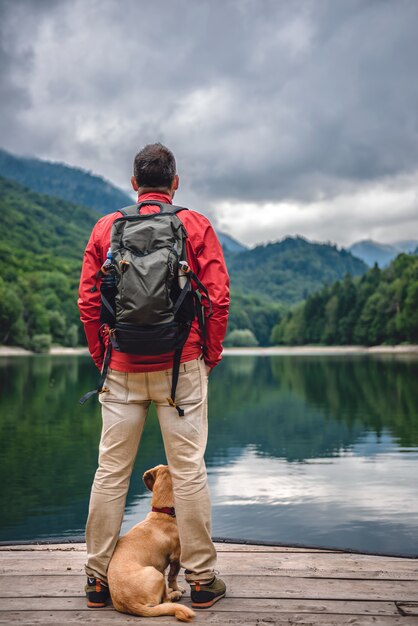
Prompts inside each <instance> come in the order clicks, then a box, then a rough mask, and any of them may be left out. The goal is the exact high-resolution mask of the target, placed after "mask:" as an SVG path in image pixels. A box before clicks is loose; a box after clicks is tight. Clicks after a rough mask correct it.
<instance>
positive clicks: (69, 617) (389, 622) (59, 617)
mask: <svg viewBox="0 0 418 626" xmlns="http://www.w3.org/2000/svg"><path fill="white" fill-rule="evenodd" d="M86 621H88V623H89V624H92V625H94V624H100V626H113V625H114V624H139V623H140V624H141V626H142V625H144V626H173V624H175V623H176V621H175V619H174V618H173V617H171V618H167V619H166V618H163V617H159V618H158V620H156V619H155V618H149V619H147V618H143V617H141V618H138V617H134V616H130V615H123V614H121V613H116V611H113V610H108V609H102V610H100V611H91V613H90V614H89V615H88V620H86V614H85V613H84V612H80V611H57V612H52V611H28V612H25V611H7V612H5V613H3V614H1V617H0V624H19V625H25V626H26V625H29V624H31V625H33V624H39V625H42V626H44V625H45V626H46V625H48V626H52V625H56V626H62V625H63V624H65V625H67V624H80V623H86ZM192 623H193V624H202V625H203V624H213V625H217V624H219V625H222V626H243V625H246V624H250V625H251V626H254V625H255V624H256V625H257V626H271V625H272V624H274V625H275V626H290V625H294V626H297V625H298V624H303V625H304V626H339V625H340V624H350V626H417V623H418V622H417V620H416V618H415V617H410V618H408V617H394V616H383V615H382V616H380V617H378V618H376V617H373V616H359V617H353V616H351V615H318V614H314V615H309V614H305V615H299V614H297V613H287V614H281V615H280V614H277V613H265V614H263V616H262V617H260V615H259V613H243V614H237V613H229V614H228V613H221V612H215V611H201V612H200V613H197V615H196V618H195V619H194V620H193V622H192Z"/></svg>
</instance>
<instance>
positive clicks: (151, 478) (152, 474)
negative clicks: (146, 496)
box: [142, 467, 158, 491]
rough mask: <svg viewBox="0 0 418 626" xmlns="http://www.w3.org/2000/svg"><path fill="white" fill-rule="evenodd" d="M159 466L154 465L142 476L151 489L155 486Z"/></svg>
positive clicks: (147, 486) (146, 485)
mask: <svg viewBox="0 0 418 626" xmlns="http://www.w3.org/2000/svg"><path fill="white" fill-rule="evenodd" d="M157 472H158V467H153V468H152V469H149V470H147V471H146V472H145V474H144V475H143V477H142V480H143V481H144V483H145V487H146V488H147V489H149V490H150V491H152V490H153V488H154V483H155V479H156V477H157Z"/></svg>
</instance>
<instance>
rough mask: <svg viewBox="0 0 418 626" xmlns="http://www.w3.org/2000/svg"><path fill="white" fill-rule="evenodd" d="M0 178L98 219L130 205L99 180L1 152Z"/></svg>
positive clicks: (74, 169) (65, 167)
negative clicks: (92, 211)
mask: <svg viewBox="0 0 418 626" xmlns="http://www.w3.org/2000/svg"><path fill="white" fill-rule="evenodd" d="M0 176H3V177H4V178H9V179H12V180H15V181H16V182H18V183H20V184H21V185H25V186H26V187H29V188H30V189H33V190H34V191H36V192H38V193H41V194H48V195H50V196H57V197H58V198H63V199H64V200H67V201H68V202H75V203H76V204H82V205H84V206H88V207H91V208H93V209H95V210H96V211H98V212H99V213H100V214H101V215H104V214H105V213H111V212H112V211H115V210H117V209H119V208H121V207H123V206H127V205H129V204H133V202H132V198H131V197H130V196H129V195H128V194H126V193H124V192H123V191H121V190H120V189H118V188H117V187H115V186H114V185H112V184H111V183H110V182H109V181H107V180H105V179H104V178H102V177H101V176H96V175H94V174H91V173H90V172H86V171H85V170H83V169H81V168H78V167H69V166H68V165H64V164H63V163H52V162H50V161H43V160H41V159H36V158H27V157H20V156H16V155H13V154H9V153H8V152H6V151H5V150H1V149H0Z"/></svg>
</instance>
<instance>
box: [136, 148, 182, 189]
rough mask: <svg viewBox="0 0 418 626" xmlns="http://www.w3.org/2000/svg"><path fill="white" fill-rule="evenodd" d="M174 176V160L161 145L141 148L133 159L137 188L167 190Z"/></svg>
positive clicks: (171, 154)
mask: <svg viewBox="0 0 418 626" xmlns="http://www.w3.org/2000/svg"><path fill="white" fill-rule="evenodd" d="M175 175H176V160H175V158H174V155H173V153H172V152H171V150H169V149H168V148H166V147H165V146H163V145H162V144H161V143H151V144H148V145H147V146H145V148H142V150H140V151H139V152H138V154H137V155H136V157H135V159H134V176H135V180H136V182H137V184H138V187H154V188H157V189H158V188H164V189H166V188H169V187H170V186H171V183H172V182H173V178H174V176H175Z"/></svg>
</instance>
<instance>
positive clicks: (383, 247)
mask: <svg viewBox="0 0 418 626" xmlns="http://www.w3.org/2000/svg"><path fill="white" fill-rule="evenodd" d="M348 250H349V251H350V252H351V253H352V254H354V256H356V257H358V258H359V259H362V260H363V261H364V262H365V263H367V265H369V266H370V267H372V266H373V265H374V264H375V263H377V265H378V266H379V267H386V265H389V263H390V262H391V261H393V259H394V258H395V257H397V256H398V254H401V253H402V252H406V253H407V254H411V253H415V254H416V253H417V251H418V239H410V240H407V241H396V242H395V243H391V244H390V243H379V242H377V241H372V240H371V239H364V240H363V241H357V242H356V243H353V244H352V245H351V246H350V247H349V248H348Z"/></svg>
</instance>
